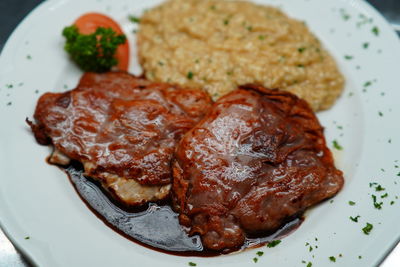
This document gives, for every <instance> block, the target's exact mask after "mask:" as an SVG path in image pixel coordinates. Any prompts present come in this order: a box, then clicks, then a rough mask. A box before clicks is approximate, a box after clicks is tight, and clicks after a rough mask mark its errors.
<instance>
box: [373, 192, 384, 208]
mask: <svg viewBox="0 0 400 267" xmlns="http://www.w3.org/2000/svg"><path fill="white" fill-rule="evenodd" d="M376 199H377V198H376V196H375V195H372V200H373V202H374V207H375V208H376V209H378V210H380V209H382V205H383V202H377V201H376Z"/></svg>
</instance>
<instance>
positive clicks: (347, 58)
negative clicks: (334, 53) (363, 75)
mask: <svg viewBox="0 0 400 267" xmlns="http://www.w3.org/2000/svg"><path fill="white" fill-rule="evenodd" d="M344 59H346V60H352V59H353V56H349V55H345V56H344Z"/></svg>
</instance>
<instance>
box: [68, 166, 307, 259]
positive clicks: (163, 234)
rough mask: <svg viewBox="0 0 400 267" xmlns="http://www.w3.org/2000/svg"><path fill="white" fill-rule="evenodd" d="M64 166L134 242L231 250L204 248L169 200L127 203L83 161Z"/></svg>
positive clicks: (95, 206)
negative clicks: (103, 184) (106, 187)
mask: <svg viewBox="0 0 400 267" xmlns="http://www.w3.org/2000/svg"><path fill="white" fill-rule="evenodd" d="M62 170H64V171H65V172H66V173H67V174H68V176H69V179H70V181H71V183H72V184H73V186H74V188H75V190H76V191H77V193H78V194H79V196H80V197H81V199H82V200H83V201H84V202H85V204H86V205H87V206H88V208H89V209H90V210H91V211H92V212H93V213H94V214H95V215H96V216H97V217H98V218H99V219H101V220H102V221H103V222H104V223H105V224H106V225H107V226H109V227H110V228H111V229H113V230H114V231H115V232H117V233H119V234H120V235H122V236H124V237H125V238H127V239H129V240H131V241H133V242H135V243H138V244H140V245H143V246H145V247H147V248H150V249H153V250H156V251H159V252H163V253H168V254H172V255H177V256H201V257H212V256H218V255H221V254H227V253H230V252H232V251H222V252H215V251H210V250H206V249H204V248H203V245H202V243H201V239H200V236H198V235H195V236H188V234H187V233H186V231H185V229H184V228H183V227H182V226H181V225H180V224H179V221H178V214H177V213H175V212H174V211H173V210H172V209H171V207H170V205H169V202H168V201H166V202H164V203H150V204H148V205H146V206H144V207H141V208H129V207H124V206H121V205H120V204H119V203H117V202H116V201H115V200H114V199H113V198H111V197H109V195H108V193H106V192H105V191H104V189H103V188H102V187H101V185H100V184H99V183H98V182H97V181H94V180H93V179H90V178H87V177H85V176H84V175H83V170H82V166H80V164H76V163H73V164H71V165H70V166H68V167H66V168H62ZM303 220H304V219H303V217H302V216H301V217H297V218H293V219H291V220H289V221H288V223H287V224H286V225H284V226H283V227H282V228H280V229H279V230H277V231H276V232H274V233H272V234H269V235H265V236H263V237H254V238H253V237H248V238H246V241H245V243H244V245H243V246H242V247H241V248H239V249H238V251H242V250H245V249H248V248H255V247H260V246H262V245H264V244H266V243H268V242H271V241H272V240H276V239H280V238H282V237H284V236H287V235H288V234H290V233H291V232H293V231H294V230H296V229H297V228H298V227H299V226H300V224H301V223H302V221H303Z"/></svg>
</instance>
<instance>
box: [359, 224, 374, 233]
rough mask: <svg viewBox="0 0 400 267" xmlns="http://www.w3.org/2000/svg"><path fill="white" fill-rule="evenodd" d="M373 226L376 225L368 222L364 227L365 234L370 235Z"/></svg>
mask: <svg viewBox="0 0 400 267" xmlns="http://www.w3.org/2000/svg"><path fill="white" fill-rule="evenodd" d="M373 228H374V226H373V225H372V224H370V223H367V224H366V225H365V227H364V228H363V229H362V231H363V232H364V234H366V235H369V233H371V231H372V229H373Z"/></svg>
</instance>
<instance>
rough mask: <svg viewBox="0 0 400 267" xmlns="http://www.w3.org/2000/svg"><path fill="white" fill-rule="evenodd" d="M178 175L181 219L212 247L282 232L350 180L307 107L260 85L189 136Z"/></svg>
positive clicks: (224, 102) (217, 109) (235, 95)
mask: <svg viewBox="0 0 400 267" xmlns="http://www.w3.org/2000/svg"><path fill="white" fill-rule="evenodd" d="M173 175H174V179H173V189H172V192H173V203H174V208H175V210H176V211H177V212H179V213H180V216H179V220H180V223H181V224H183V225H184V226H186V227H189V228H190V234H191V235H193V234H199V235H201V237H202V242H203V246H205V247H206V248H208V249H212V250H224V249H232V248H238V247H240V246H242V245H243V242H244V240H245V237H246V235H257V234H262V233H268V232H271V231H274V230H276V229H278V228H279V227H280V226H282V225H283V224H284V223H286V222H287V221H288V220H290V219H292V218H293V217H294V216H298V215H300V214H301V213H302V212H303V211H304V210H305V209H306V208H308V207H310V206H312V205H315V204H317V203H319V202H321V201H322V200H324V199H327V198H330V197H332V196H334V195H335V194H336V193H337V192H338V191H339V190H340V189H341V188H342V186H343V182H344V181H343V174H342V172H341V171H340V170H337V169H336V168H335V166H334V161H333V157H332V154H331V152H330V151H329V149H328V148H327V146H326V143H325V138H324V135H323V128H322V126H321V125H320V124H319V122H318V119H317V117H316V116H315V115H314V113H313V111H312V110H311V108H310V107H309V105H308V104H307V103H306V102H305V101H304V100H301V99H299V98H298V97H296V96H295V95H293V94H291V93H288V92H283V91H278V90H269V89H265V88H263V87H261V86H255V85H249V86H242V87H240V89H238V90H235V91H233V92H231V93H229V94H228V95H226V96H224V97H222V98H220V99H219V100H218V101H217V102H216V103H215V104H214V106H213V107H212V109H211V111H210V112H209V114H208V115H207V116H206V117H205V118H204V119H203V120H202V121H201V122H200V123H198V124H197V125H196V126H195V127H194V128H193V129H191V130H190V131H189V132H187V133H186V134H185V135H184V136H183V138H182V140H181V141H180V143H179V144H178V146H177V151H176V154H175V158H174V161H173Z"/></svg>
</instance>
